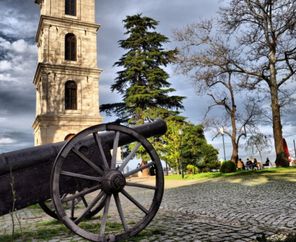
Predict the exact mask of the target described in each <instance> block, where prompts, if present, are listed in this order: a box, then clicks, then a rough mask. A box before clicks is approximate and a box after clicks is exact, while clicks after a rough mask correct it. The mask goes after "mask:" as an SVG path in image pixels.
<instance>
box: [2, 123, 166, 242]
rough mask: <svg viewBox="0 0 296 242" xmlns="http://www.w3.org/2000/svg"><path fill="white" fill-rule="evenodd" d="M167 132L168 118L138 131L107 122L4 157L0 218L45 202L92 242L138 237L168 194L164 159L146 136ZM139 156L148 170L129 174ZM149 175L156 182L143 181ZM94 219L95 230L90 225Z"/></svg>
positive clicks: (132, 171)
mask: <svg viewBox="0 0 296 242" xmlns="http://www.w3.org/2000/svg"><path fill="white" fill-rule="evenodd" d="M165 132H166V124H165V122H164V121H162V120H156V121H154V122H152V123H148V124H144V125H140V126H135V127H133V128H128V127H125V126H121V125H117V124H114V123H108V124H100V125H96V126H92V127H90V128H87V129H85V130H83V131H82V132H80V133H78V134H77V135H76V136H74V137H73V138H72V139H71V140H70V141H68V142H60V143H55V144H47V145H42V146H37V147H33V148H29V149H24V150H19V151H14V152H9V153H4V154H1V155H0V216H1V215H4V214H8V213H10V212H12V211H13V210H19V209H22V208H25V207H28V206H30V205H33V204H36V203H39V204H40V205H41V206H42V208H44V210H45V212H47V213H48V214H50V215H51V216H53V217H56V218H58V219H59V220H61V221H62V222H63V223H64V224H65V225H66V226H67V227H68V228H69V229H70V230H71V231H73V232H74V233H76V234H78V235H79V236H81V237H83V238H85V239H88V240H91V241H118V240H121V239H127V238H128V237H130V236H133V235H136V234H137V233H139V232H140V231H141V230H143V229H144V228H145V227H146V226H147V225H148V224H149V223H150V221H151V220H152V219H153V217H154V216H155V214H156V213H157V210H158V208H159V206H160V203H161V199H162V195H163V189H164V188H163V187H164V181H163V170H162V165H161V162H160V159H159V157H158V155H157V153H156V151H155V149H154V148H153V146H152V145H151V144H150V143H149V142H148V141H147V139H146V138H148V137H152V136H159V135H162V134H164V133H165ZM119 149H121V150H122V151H124V152H121V153H124V157H123V158H122V159H121V158H119V152H120V151H119ZM139 156H141V157H142V158H141V159H142V160H145V162H144V165H142V166H137V167H136V168H135V165H134V166H133V167H132V168H130V167H131V166H132V164H133V163H134V162H135V157H139ZM118 161H120V163H118ZM147 169H150V170H153V173H154V176H153V177H149V178H148V179H141V178H139V177H136V175H137V174H138V173H139V174H141V173H142V172H143V173H144V171H145V170H147ZM48 199H51V201H52V203H53V206H54V210H53V208H51V207H50V204H49V203H47V201H48ZM115 217H116V219H115ZM87 219H90V221H91V224H92V225H93V226H86V225H85V221H86V220H87ZM109 220H110V221H111V222H112V225H113V227H114V224H115V225H116V226H115V227H116V229H114V228H112V226H109Z"/></svg>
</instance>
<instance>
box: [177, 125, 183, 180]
mask: <svg viewBox="0 0 296 242" xmlns="http://www.w3.org/2000/svg"><path fill="white" fill-rule="evenodd" d="M178 133H179V135H180V157H179V159H180V165H181V174H182V179H183V178H184V167H183V161H182V148H181V146H182V136H183V130H182V129H179V130H178Z"/></svg>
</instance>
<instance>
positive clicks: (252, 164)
mask: <svg viewBox="0 0 296 242" xmlns="http://www.w3.org/2000/svg"><path fill="white" fill-rule="evenodd" d="M265 166H266V167H269V166H270V160H269V159H268V158H267V159H266V161H265V163H263V164H262V163H261V162H258V161H257V159H256V158H254V159H253V160H250V159H249V158H247V161H246V164H245V163H244V162H243V161H242V159H241V158H240V159H238V162H237V169H239V170H254V169H257V170H259V169H262V168H263V167H265Z"/></svg>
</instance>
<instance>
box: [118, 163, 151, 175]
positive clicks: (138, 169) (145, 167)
mask: <svg viewBox="0 0 296 242" xmlns="http://www.w3.org/2000/svg"><path fill="white" fill-rule="evenodd" d="M153 165H154V162H150V163H148V164H146V165H144V166H141V167H138V168H136V169H134V170H132V171H130V172H128V173H125V174H123V175H124V176H125V177H128V176H131V175H133V174H135V173H137V172H139V171H141V170H144V169H147V168H149V167H151V166H153Z"/></svg>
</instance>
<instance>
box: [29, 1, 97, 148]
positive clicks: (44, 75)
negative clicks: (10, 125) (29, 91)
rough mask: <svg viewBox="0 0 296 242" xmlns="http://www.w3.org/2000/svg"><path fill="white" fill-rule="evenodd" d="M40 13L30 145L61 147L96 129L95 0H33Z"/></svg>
mask: <svg viewBox="0 0 296 242" xmlns="http://www.w3.org/2000/svg"><path fill="white" fill-rule="evenodd" d="M35 2H36V3H37V4H38V5H39V7H40V12H41V16H40V22H39V26H38V30H37V34H36V42H37V46H38V66H37V69H36V73H35V76H34V81H33V82H34V84H35V87H36V118H35V121H34V123H33V129H34V143H35V145H41V144H46V143H52V142H59V141H63V140H64V139H65V138H66V137H67V136H69V135H72V134H76V133H78V132H79V131H81V130H82V129H84V128H87V127H89V126H91V125H95V124H98V123H101V121H102V119H101V116H100V115H99V83H98V80H99V77H100V73H101V71H100V69H98V67H97V31H98V29H99V27H100V26H99V25H98V24H96V23H95V0H35Z"/></svg>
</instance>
